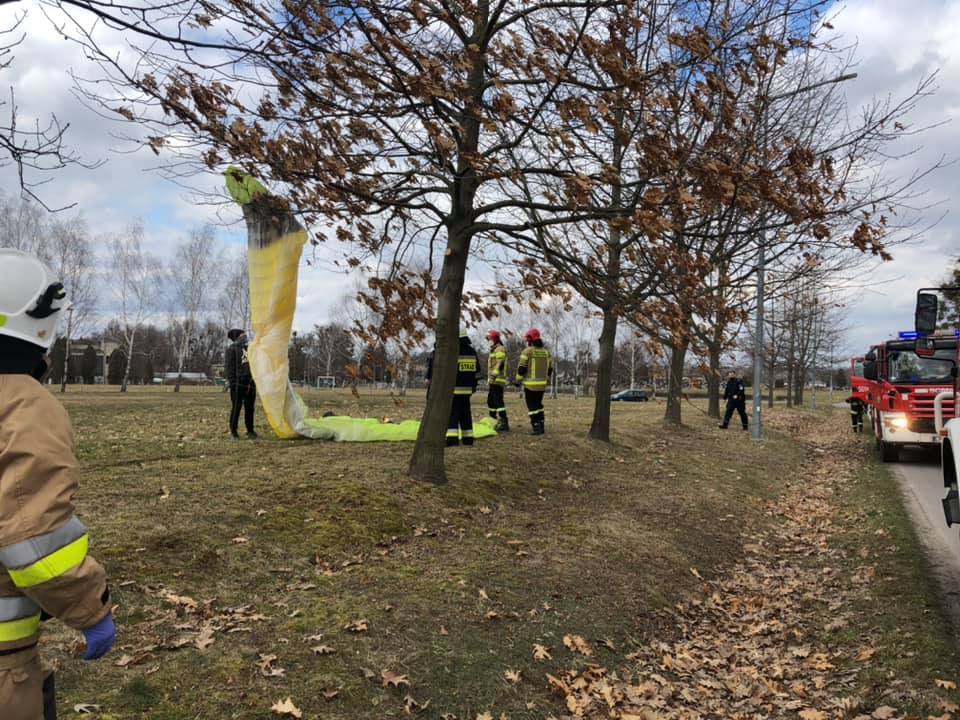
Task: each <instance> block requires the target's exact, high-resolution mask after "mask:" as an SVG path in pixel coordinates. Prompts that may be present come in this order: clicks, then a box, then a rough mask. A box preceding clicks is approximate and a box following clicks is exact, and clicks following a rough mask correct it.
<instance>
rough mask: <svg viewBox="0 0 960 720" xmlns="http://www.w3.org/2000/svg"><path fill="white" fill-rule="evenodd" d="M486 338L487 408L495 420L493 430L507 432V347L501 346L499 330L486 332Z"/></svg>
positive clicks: (508, 373) (508, 426)
mask: <svg viewBox="0 0 960 720" xmlns="http://www.w3.org/2000/svg"><path fill="white" fill-rule="evenodd" d="M487 340H489V341H490V359H489V361H488V363H487V385H488V386H489V388H490V389H489V390H488V391H487V408H488V409H489V411H490V417H492V418H493V419H494V420H496V421H497V425H496V427H495V428H494V430H496V431H497V432H507V431H508V430H510V423H509V421H508V420H507V404H506V401H505V400H504V397H503V391H504V388H505V387H506V385H507V378H508V377H509V376H510V367H509V362H508V360H507V349H506V348H505V347H504V346H503V341H502V340H501V338H500V331H499V330H491V331H490V332H488V333H487Z"/></svg>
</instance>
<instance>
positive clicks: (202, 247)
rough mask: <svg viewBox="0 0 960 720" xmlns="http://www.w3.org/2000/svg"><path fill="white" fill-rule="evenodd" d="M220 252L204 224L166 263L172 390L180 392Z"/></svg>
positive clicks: (213, 288) (213, 287)
mask: <svg viewBox="0 0 960 720" xmlns="http://www.w3.org/2000/svg"><path fill="white" fill-rule="evenodd" d="M219 266H220V252H219V251H218V249H217V246H216V235H215V234H214V231H213V228H212V227H210V226H209V225H206V226H204V227H202V228H198V229H194V230H191V231H190V235H189V237H188V238H187V239H186V240H185V241H184V242H182V243H181V244H180V246H179V247H177V251H176V253H175V255H174V257H173V258H172V259H171V260H170V261H169V262H168V263H167V282H168V284H169V292H170V328H169V329H170V333H171V339H172V342H173V351H174V354H175V356H176V360H177V381H176V384H175V385H174V388H173V391H174V392H180V385H181V381H182V378H183V368H184V364H185V362H186V360H187V358H188V357H189V355H190V352H191V343H192V342H193V341H194V339H195V338H196V336H197V333H198V331H199V329H200V324H201V319H202V318H201V315H202V314H203V313H204V312H205V311H208V310H209V309H210V308H209V307H208V304H209V303H210V301H211V298H212V297H213V296H214V293H215V290H216V277H217V274H216V270H217V268H218V267H219Z"/></svg>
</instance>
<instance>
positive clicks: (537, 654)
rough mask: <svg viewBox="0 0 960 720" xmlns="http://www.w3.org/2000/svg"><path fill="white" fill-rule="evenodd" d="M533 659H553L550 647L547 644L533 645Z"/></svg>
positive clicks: (539, 660)
mask: <svg viewBox="0 0 960 720" xmlns="http://www.w3.org/2000/svg"><path fill="white" fill-rule="evenodd" d="M533 659H534V660H536V661H538V662H543V661H544V660H552V659H553V656H552V655H551V654H550V649H549V648H548V647H547V646H545V645H538V644H536V643H535V644H534V646H533Z"/></svg>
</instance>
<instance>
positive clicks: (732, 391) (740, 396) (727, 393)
mask: <svg viewBox="0 0 960 720" xmlns="http://www.w3.org/2000/svg"><path fill="white" fill-rule="evenodd" d="M723 399H724V400H729V401H731V402H735V403H742V402H746V399H747V394H746V389H745V388H744V386H743V380H741V379H740V378H731V379H730V380H727V386H726V387H725V388H724V390H723Z"/></svg>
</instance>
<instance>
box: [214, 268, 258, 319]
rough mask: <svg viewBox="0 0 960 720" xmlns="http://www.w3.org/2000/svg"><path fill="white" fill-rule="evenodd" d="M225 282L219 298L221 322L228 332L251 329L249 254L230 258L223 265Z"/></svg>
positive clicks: (218, 306) (218, 305)
mask: <svg viewBox="0 0 960 720" xmlns="http://www.w3.org/2000/svg"><path fill="white" fill-rule="evenodd" d="M221 266H222V267H223V269H224V271H225V272H224V276H225V280H224V283H223V288H222V289H221V290H220V294H219V295H218V297H217V309H218V310H219V312H220V322H221V324H222V325H223V327H224V328H226V329H227V330H229V329H231V328H235V327H239V328H243V329H244V330H246V329H248V328H249V327H250V275H249V272H248V269H247V254H246V253H245V252H244V253H240V254H239V255H237V256H235V257H232V258H228V259H226V260H224V261H223V262H222V263H221Z"/></svg>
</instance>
